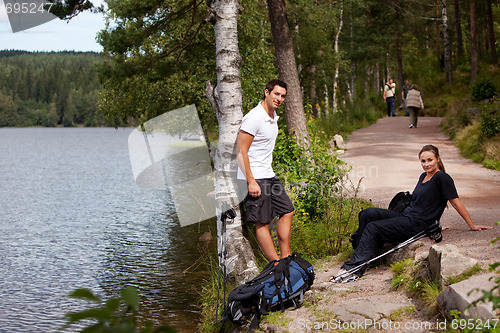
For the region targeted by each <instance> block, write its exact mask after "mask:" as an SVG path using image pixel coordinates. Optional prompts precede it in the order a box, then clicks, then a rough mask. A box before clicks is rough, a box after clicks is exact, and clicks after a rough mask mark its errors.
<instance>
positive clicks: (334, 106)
mask: <svg viewBox="0 0 500 333" xmlns="http://www.w3.org/2000/svg"><path fill="white" fill-rule="evenodd" d="M343 24H344V1H343V0H340V18H339V27H338V29H337V33H336V34H335V43H334V46H333V49H334V52H335V56H336V57H337V61H336V62H335V74H334V76H333V98H332V109H333V112H334V113H335V112H337V89H338V77H339V67H340V63H339V60H338V59H339V56H338V55H339V38H340V33H341V31H342V25H343Z"/></svg>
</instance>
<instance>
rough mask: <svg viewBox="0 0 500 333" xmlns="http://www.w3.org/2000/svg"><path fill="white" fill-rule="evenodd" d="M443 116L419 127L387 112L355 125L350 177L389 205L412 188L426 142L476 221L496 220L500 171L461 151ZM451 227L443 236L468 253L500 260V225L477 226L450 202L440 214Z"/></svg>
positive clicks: (350, 143)
mask: <svg viewBox="0 0 500 333" xmlns="http://www.w3.org/2000/svg"><path fill="white" fill-rule="evenodd" d="M441 119H442V118H436V117H422V118H420V119H419V127H418V128H413V129H409V128H408V118H407V117H396V118H383V119H379V121H378V122H377V123H376V124H374V125H372V126H369V127H367V128H363V129H360V130H357V131H355V132H354V133H353V134H352V135H350V136H349V138H348V140H347V151H346V153H345V154H344V155H342V156H340V158H341V159H342V160H343V161H345V162H346V163H348V164H349V165H351V166H352V167H353V169H352V170H351V172H350V175H349V178H350V179H351V181H353V183H357V182H358V181H359V179H360V178H362V177H363V179H362V181H361V187H360V193H359V195H360V196H361V197H363V198H365V199H371V200H372V201H373V202H374V203H375V204H376V205H379V206H381V207H387V205H388V204H389V201H390V200H391V198H392V197H393V196H394V194H396V193H397V192H399V191H410V192H412V191H413V188H414V187H415V185H416V183H417V180H418V177H419V175H420V174H421V173H422V172H423V171H422V168H421V166H420V162H419V160H418V156H417V155H418V153H419V151H420V149H421V148H422V147H423V146H424V145H426V144H433V145H435V146H436V147H438V149H439V152H440V155H441V159H442V160H443V163H444V166H445V168H446V172H447V173H449V174H450V175H451V176H452V177H453V179H454V181H455V186H456V187H457V191H458V195H459V196H460V199H461V201H462V202H463V203H464V205H465V207H466V208H467V210H468V211H469V213H470V214H471V216H472V219H473V220H474V222H475V223H476V224H485V225H489V226H494V225H495V222H496V221H499V220H500V172H498V171H493V170H488V169H485V168H483V167H482V166H481V165H479V164H477V163H474V162H472V161H471V160H468V159H466V158H463V157H462V156H460V151H459V149H458V148H457V147H456V146H455V144H454V142H453V141H451V140H449V139H448V137H447V136H445V135H444V134H443V132H442V130H441V128H440V127H439V123H440V122H441ZM441 223H442V225H443V226H447V227H450V230H446V231H444V232H443V237H444V241H445V242H447V243H452V244H455V245H457V246H459V247H460V248H461V249H463V251H464V254H466V255H468V256H470V257H472V258H475V259H478V260H479V261H480V262H481V264H482V265H483V266H485V267H487V264H489V263H492V262H494V261H497V260H500V254H499V251H498V250H497V249H496V248H494V247H491V246H489V242H490V241H491V240H493V239H494V238H496V237H498V236H500V227H496V228H493V229H492V230H487V231H480V232H472V231H469V227H468V226H467V224H466V223H465V221H463V220H462V218H461V217H460V215H458V213H457V212H456V211H455V210H454V209H453V207H451V205H449V209H446V210H445V212H444V214H443V217H442V219H441Z"/></svg>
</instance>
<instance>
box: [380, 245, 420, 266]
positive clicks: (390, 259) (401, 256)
mask: <svg viewBox="0 0 500 333" xmlns="http://www.w3.org/2000/svg"><path fill="white" fill-rule="evenodd" d="M423 245H424V243H422V242H415V243H411V244H409V245H407V246H405V247H403V248H401V249H399V250H398V251H396V252H393V253H390V254H388V255H386V256H385V257H383V258H382V261H383V262H384V264H386V265H387V266H390V265H392V264H394V263H395V262H398V261H401V260H405V259H409V258H415V253H416V251H417V249H418V248H419V247H421V246H423ZM394 246H396V244H390V245H388V246H387V247H385V246H384V249H383V250H382V251H383V252H385V251H389V250H390V249H391V248H393V247H394Z"/></svg>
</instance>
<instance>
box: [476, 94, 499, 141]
mask: <svg viewBox="0 0 500 333" xmlns="http://www.w3.org/2000/svg"><path fill="white" fill-rule="evenodd" d="M499 108H500V101H499V100H498V99H495V100H494V101H492V102H491V103H488V104H486V105H485V106H484V107H483V112H482V113H481V116H482V117H481V135H482V136H484V137H485V138H492V137H494V136H495V135H496V134H498V133H500V112H499Z"/></svg>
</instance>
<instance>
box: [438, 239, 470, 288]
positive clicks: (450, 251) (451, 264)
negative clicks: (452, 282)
mask: <svg viewBox="0 0 500 333" xmlns="http://www.w3.org/2000/svg"><path fill="white" fill-rule="evenodd" d="M476 265H477V260H476V259H473V258H469V257H466V256H464V255H463V254H462V253H460V250H459V249H458V247H457V246H455V245H452V244H444V245H433V246H432V247H431V248H430V250H429V269H430V272H431V274H432V276H435V277H437V280H438V284H439V287H440V288H443V287H444V286H445V285H446V284H447V283H448V280H449V278H450V277H455V276H460V275H462V274H464V273H466V272H468V271H470V270H471V269H472V268H473V267H474V266H476Z"/></svg>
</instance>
